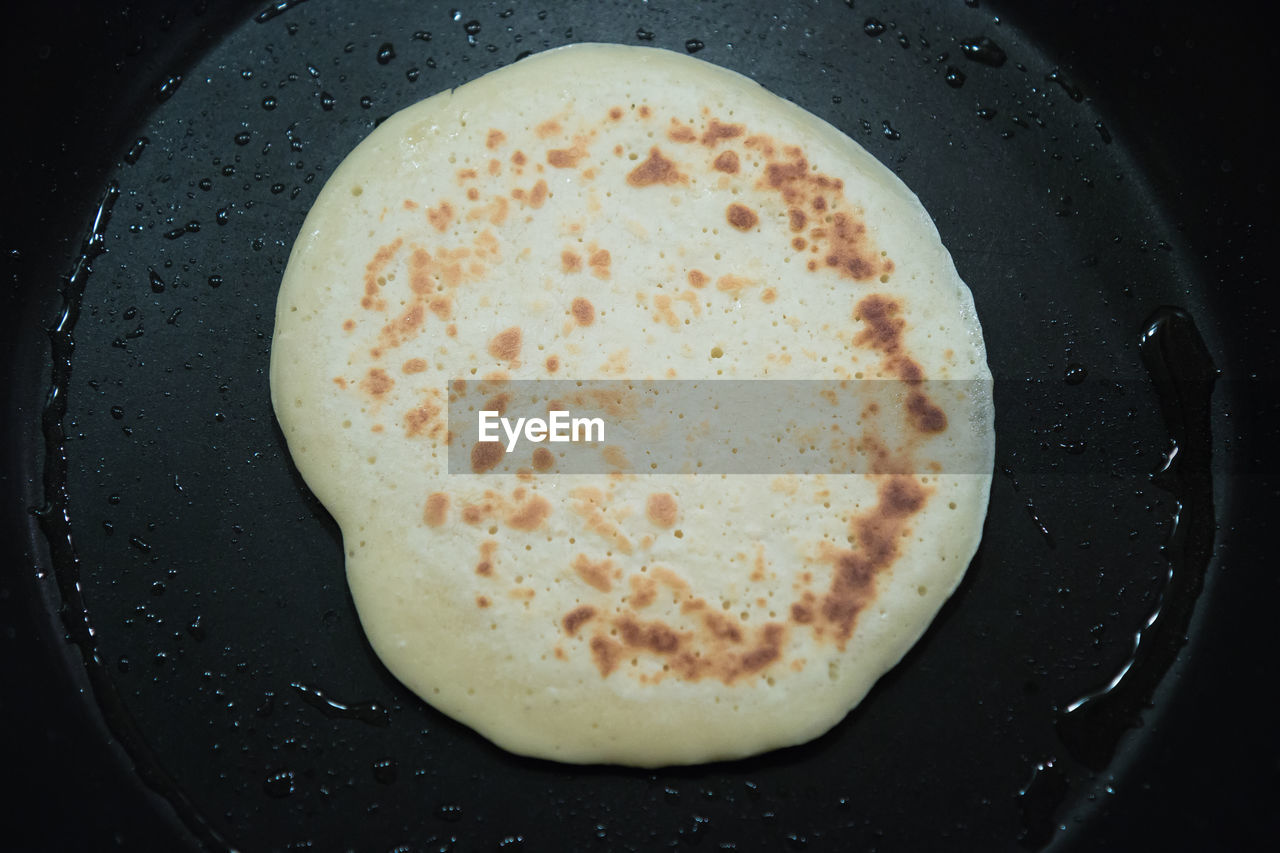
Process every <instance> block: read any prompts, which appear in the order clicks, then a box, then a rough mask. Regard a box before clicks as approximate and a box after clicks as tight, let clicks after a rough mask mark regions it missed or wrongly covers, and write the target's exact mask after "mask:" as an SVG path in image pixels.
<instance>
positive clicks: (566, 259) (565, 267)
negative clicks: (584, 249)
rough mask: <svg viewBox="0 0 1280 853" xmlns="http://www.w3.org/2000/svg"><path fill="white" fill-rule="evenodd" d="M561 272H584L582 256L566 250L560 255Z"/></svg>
mask: <svg viewBox="0 0 1280 853" xmlns="http://www.w3.org/2000/svg"><path fill="white" fill-rule="evenodd" d="M560 271H561V272H565V273H571V272H582V256H581V255H579V254H578V253H577V252H572V251H570V250H568V249H565V250H564V251H563V252H561V253H560Z"/></svg>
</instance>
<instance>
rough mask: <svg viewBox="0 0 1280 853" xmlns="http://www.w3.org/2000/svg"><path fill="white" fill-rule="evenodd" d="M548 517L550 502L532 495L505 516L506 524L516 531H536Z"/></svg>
mask: <svg viewBox="0 0 1280 853" xmlns="http://www.w3.org/2000/svg"><path fill="white" fill-rule="evenodd" d="M539 449H540V450H541V449H544V448H539ZM549 515H551V502H550V501H548V500H547V499H546V498H543V497H539V496H538V495H534V496H533V497H532V498H530V499H529V500H528V501H526V502H525V503H524V504H522V505H521V506H520V507H519V508H518V509H516V510H515V511H513V512H512V513H511V514H510V515H508V516H507V524H509V525H511V526H512V527H514V528H515V529H516V530H537V529H538V528H539V527H541V526H542V522H543V521H545V520H546V519H547V517H548V516H549Z"/></svg>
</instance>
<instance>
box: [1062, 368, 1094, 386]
mask: <svg viewBox="0 0 1280 853" xmlns="http://www.w3.org/2000/svg"><path fill="white" fill-rule="evenodd" d="M1088 375H1089V369H1088V368H1087V367H1085V366H1084V365H1083V364H1076V363H1075V362H1072V363H1071V364H1068V365H1067V369H1066V370H1065V371H1063V374H1062V381H1063V382H1066V383H1067V384H1068V385H1079V384H1080V383H1081V382H1083V381H1084V380H1085V378H1086V377H1087V376H1088Z"/></svg>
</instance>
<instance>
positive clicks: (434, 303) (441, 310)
mask: <svg viewBox="0 0 1280 853" xmlns="http://www.w3.org/2000/svg"><path fill="white" fill-rule="evenodd" d="M427 307H428V308H429V309H431V313H432V314H435V315H436V316H437V317H439V318H440V319H441V320H448V319H449V318H451V317H452V316H453V300H452V299H451V298H449V297H448V296H435V297H432V299H431V301H429V302H428V303H427Z"/></svg>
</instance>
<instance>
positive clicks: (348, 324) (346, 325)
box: [342, 320, 356, 332]
mask: <svg viewBox="0 0 1280 853" xmlns="http://www.w3.org/2000/svg"><path fill="white" fill-rule="evenodd" d="M355 327H356V321H355V320H343V321H342V331H344V332H350V331H351V330H352V329H354V328H355Z"/></svg>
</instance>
